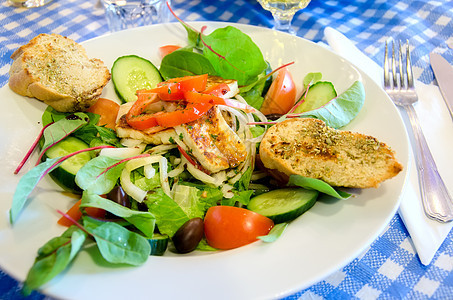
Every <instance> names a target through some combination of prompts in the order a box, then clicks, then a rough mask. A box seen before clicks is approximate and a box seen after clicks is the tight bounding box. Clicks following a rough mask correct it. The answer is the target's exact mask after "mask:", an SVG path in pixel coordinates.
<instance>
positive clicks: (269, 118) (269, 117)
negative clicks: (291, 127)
mask: <svg viewBox="0 0 453 300" xmlns="http://www.w3.org/2000/svg"><path fill="white" fill-rule="evenodd" d="M281 116H282V115H281V114H269V115H266V118H267V119H268V120H271V121H275V120H277V119H278V118H280V117H281Z"/></svg>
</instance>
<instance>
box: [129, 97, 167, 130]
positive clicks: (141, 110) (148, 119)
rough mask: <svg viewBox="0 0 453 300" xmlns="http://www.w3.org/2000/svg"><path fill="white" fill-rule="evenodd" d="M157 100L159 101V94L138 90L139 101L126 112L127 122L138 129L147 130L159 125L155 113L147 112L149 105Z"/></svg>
mask: <svg viewBox="0 0 453 300" xmlns="http://www.w3.org/2000/svg"><path fill="white" fill-rule="evenodd" d="M156 101H159V98H158V97H157V94H155V93H151V92H149V91H144V90H142V91H137V101H135V102H134V104H133V105H132V107H131V108H130V109H129V111H128V112H127V114H126V122H127V124H129V126H131V127H132V128H135V129H138V130H145V129H148V128H150V127H154V126H157V121H156V118H155V117H154V114H147V113H145V111H146V108H147V107H148V105H150V104H151V103H154V102H156Z"/></svg>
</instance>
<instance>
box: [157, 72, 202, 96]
mask: <svg viewBox="0 0 453 300" xmlns="http://www.w3.org/2000/svg"><path fill="white" fill-rule="evenodd" d="M207 81H208V74H204V75H195V76H185V77H178V78H172V79H169V80H167V81H164V82H161V83H159V84H158V85H157V87H156V88H154V89H152V90H150V91H151V92H154V93H157V94H159V97H160V98H161V99H162V100H164V101H175V100H182V99H183V98H184V92H187V91H197V92H199V91H203V90H204V89H206V84H207Z"/></svg>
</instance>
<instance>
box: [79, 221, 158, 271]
mask: <svg viewBox="0 0 453 300" xmlns="http://www.w3.org/2000/svg"><path fill="white" fill-rule="evenodd" d="M83 226H84V227H85V229H86V230H87V231H88V232H89V233H90V234H91V235H93V237H94V239H95V240H96V244H97V246H98V248H99V251H100V252H101V254H102V257H104V259H105V260H107V261H108V262H110V263H114V264H128V265H133V266H139V265H142V264H144V263H145V262H146V260H147V259H148V257H149V254H150V253H151V246H150V245H149V243H148V241H147V240H146V238H145V237H143V236H141V235H140V234H138V233H135V232H132V231H129V230H127V229H126V228H124V227H122V226H120V225H118V224H116V223H114V222H102V221H97V220H95V219H93V218H90V217H83Z"/></svg>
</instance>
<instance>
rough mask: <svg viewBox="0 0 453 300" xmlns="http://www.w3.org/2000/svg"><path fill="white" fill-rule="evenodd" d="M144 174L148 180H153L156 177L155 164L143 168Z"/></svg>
mask: <svg viewBox="0 0 453 300" xmlns="http://www.w3.org/2000/svg"><path fill="white" fill-rule="evenodd" d="M143 172H144V173H145V177H146V178H147V179H151V178H153V177H154V175H156V169H154V167H153V164H147V165H144V166H143Z"/></svg>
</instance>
